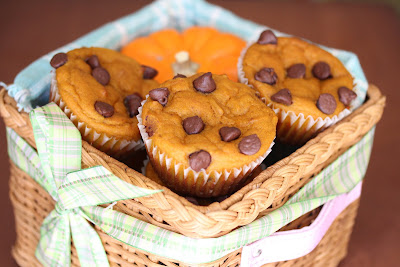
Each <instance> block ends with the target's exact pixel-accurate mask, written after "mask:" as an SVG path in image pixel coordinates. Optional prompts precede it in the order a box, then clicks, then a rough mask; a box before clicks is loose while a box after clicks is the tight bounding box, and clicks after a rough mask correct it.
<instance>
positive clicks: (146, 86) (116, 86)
mask: <svg viewBox="0 0 400 267" xmlns="http://www.w3.org/2000/svg"><path fill="white" fill-rule="evenodd" d="M50 64H51V65H52V66H53V67H54V68H56V70H55V75H56V77H55V79H56V81H57V87H58V92H59V94H60V96H61V98H62V100H63V101H64V102H65V104H66V105H67V107H68V108H69V109H70V110H71V111H72V112H73V113H74V114H75V115H76V116H77V118H78V120H79V121H82V122H85V123H86V124H87V125H88V127H90V128H92V129H94V130H95V131H96V132H98V133H104V134H106V135H108V136H110V137H111V136H113V137H116V138H122V139H127V140H139V138H140V134H139V130H138V129H137V118H136V115H137V109H138V107H139V106H140V102H141V100H142V98H143V96H146V95H147V93H148V92H149V91H150V90H151V89H153V88H155V87H157V86H158V83H157V82H156V81H154V80H152V79H145V78H148V75H147V77H146V73H148V69H147V68H146V66H141V65H140V64H139V63H138V62H136V61H135V60H133V59H131V58H129V57H127V56H124V55H122V54H120V53H119V52H117V51H114V50H110V49H106V48H96V47H91V48H79V49H75V50H72V51H70V52H68V53H67V54H64V53H60V54H57V55H55V56H54V57H53V59H52V61H51V62H50Z"/></svg>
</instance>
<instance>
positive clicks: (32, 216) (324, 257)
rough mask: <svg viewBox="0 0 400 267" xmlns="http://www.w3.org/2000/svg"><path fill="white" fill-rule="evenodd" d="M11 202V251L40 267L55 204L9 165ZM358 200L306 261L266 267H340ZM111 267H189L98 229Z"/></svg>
mask: <svg viewBox="0 0 400 267" xmlns="http://www.w3.org/2000/svg"><path fill="white" fill-rule="evenodd" d="M10 168H11V177H10V198H11V202H12V205H13V207H14V214H15V224H16V230H17V239H16V242H15V245H14V247H13V250H12V254H13V257H14V258H15V260H16V261H17V263H18V264H19V265H20V266H27V267H28V266H29V267H30V266H41V264H40V263H39V262H38V261H37V259H36V258H35V249H36V246H37V244H38V242H39V238H40V234H39V229H40V226H41V224H42V221H43V220H44V218H45V217H46V216H47V215H48V213H49V212H50V211H51V210H53V208H54V201H53V200H52V198H51V197H50V196H49V194H48V193H47V192H46V191H45V190H44V189H43V188H41V187H40V185H39V184H37V183H36V182H35V181H34V180H33V179H32V178H31V177H30V176H29V175H27V174H26V173H25V172H23V171H22V170H20V169H19V168H18V167H16V166H15V165H14V164H13V163H11V164H10ZM358 204H359V200H356V201H354V202H353V203H352V204H350V205H349V206H348V207H347V208H346V209H345V210H344V211H343V212H342V213H341V214H340V215H339V216H338V217H337V218H336V219H335V221H334V222H333V224H332V225H331V227H330V228H329V230H328V232H327V233H326V234H325V236H324V238H323V239H322V240H321V242H320V243H319V245H318V246H317V247H316V248H315V249H314V250H313V251H312V252H311V253H309V254H307V255H306V256H304V257H301V258H297V259H294V260H290V261H285V262H276V263H269V264H266V265H264V266H337V265H338V264H339V262H340V260H342V259H343V258H344V257H345V255H346V253H347V244H348V241H349V238H350V234H351V232H352V229H353V224H354V219H355V217H356V214H357V208H358ZM319 210H320V209H316V210H314V211H312V212H310V213H308V214H305V215H303V216H302V217H300V218H298V219H297V220H295V221H293V222H292V223H290V224H289V225H286V226H285V227H284V228H283V229H282V230H291V229H299V228H302V227H304V226H308V225H310V224H311V222H312V221H313V220H314V219H315V218H316V216H317V215H318V213H319ZM96 231H97V233H98V234H99V236H100V238H101V241H102V242H103V246H104V249H105V250H106V253H107V257H108V261H109V263H110V266H132V265H133V266H188V265H187V264H185V263H181V262H176V261H172V260H170V259H166V258H162V257H158V256H156V255H150V254H149V253H147V252H144V251H141V250H138V249H134V248H132V247H130V246H128V245H125V244H123V243H122V242H120V241H118V240H115V239H113V238H112V237H110V236H108V235H107V234H105V233H103V232H102V231H101V230H99V229H97V228H96ZM240 257H241V249H239V250H236V251H234V252H232V253H230V254H228V255H227V256H225V257H223V258H221V259H219V260H217V261H214V262H212V263H208V264H201V265H198V266H237V265H239V263H240ZM71 266H80V264H79V260H78V256H77V253H76V250H75V249H74V247H73V246H72V255H71Z"/></svg>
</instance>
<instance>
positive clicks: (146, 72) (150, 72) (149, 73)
mask: <svg viewBox="0 0 400 267" xmlns="http://www.w3.org/2000/svg"><path fill="white" fill-rule="evenodd" d="M142 70H143V79H153V78H154V77H156V76H157V74H158V71H157V70H156V69H153V68H152V67H149V66H146V65H142Z"/></svg>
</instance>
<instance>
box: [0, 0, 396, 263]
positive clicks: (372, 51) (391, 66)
mask: <svg viewBox="0 0 400 267" xmlns="http://www.w3.org/2000/svg"><path fill="white" fill-rule="evenodd" d="M210 2H212V3H216V4H218V5H221V6H222V7H225V8H227V9H230V10H231V11H233V12H234V13H236V14H238V15H240V16H242V17H244V18H247V19H251V20H253V21H255V22H257V23H260V24H264V25H268V26H270V27H272V28H275V29H278V30H280V31H283V32H287V33H290V34H293V35H297V36H301V37H304V38H307V39H309V40H312V41H314V42H317V43H320V44H324V45H326V46H330V47H335V48H339V49H345V50H349V51H353V52H355V53H356V54H357V55H358V56H359V58H360V61H361V64H362V66H363V68H364V71H365V74H366V76H367V78H368V80H369V81H370V82H371V83H374V84H376V85H377V86H378V87H379V88H380V89H381V90H382V92H383V93H384V94H385V95H386V96H387V97H388V99H387V107H386V109H385V113H384V116H383V119H382V120H381V122H380V123H379V124H378V126H377V130H376V135H375V142H374V147H373V150H372V156H371V161H370V164H369V168H368V171H367V175H366V177H365V183H364V188H363V194H362V199H361V206H360V209H359V213H358V216H357V220H356V224H355V228H354V231H353V234H352V238H351V241H350V245H349V253H348V256H347V258H346V259H345V260H344V261H343V262H342V263H341V264H340V266H342V267H344V266H346V267H347V266H400V253H399V252H400V245H399V244H400V242H399V240H400V208H399V207H400V194H399V193H398V192H399V189H400V171H399V169H400V166H396V164H399V163H400V161H399V159H400V157H399V153H400V145H399V140H398V136H399V134H398V132H399V130H400V127H399V122H400V120H399V118H398V116H399V115H400V103H398V101H399V102H400V86H399V85H398V84H397V81H398V79H399V78H400V75H399V70H400V63H399V62H400V52H399V51H400V19H399V15H398V14H396V13H395V11H394V10H392V9H390V8H389V7H386V6H383V5H373V4H362V3H353V4H349V3H332V2H329V3H315V2H311V1H284V2H278V1H256V0H252V1H246V2H245V1H216V0H214V1H210ZM147 3H149V1H129V0H123V1H122V0H120V1H112V4H111V1H107V0H97V1H93V0H90V1H77V0H75V1H50V0H42V1H40V2H39V1H28V0H24V1H21V0H17V1H1V4H0V7H1V11H2V12H1V16H0V36H1V41H0V61H1V64H0V81H3V82H5V83H11V82H12V81H13V79H14V77H15V75H16V74H17V73H18V72H19V70H21V69H22V68H24V67H25V66H26V65H28V64H29V63H30V62H32V61H34V60H35V59H37V58H38V57H40V56H42V55H43V54H46V53H47V52H49V51H52V50H54V49H56V48H58V47H60V46H62V45H64V44H66V43H68V42H70V41H72V40H74V39H76V38H78V37H80V36H81V35H83V34H85V33H87V32H89V31H91V30H93V29H95V28H97V27H99V26H101V25H102V24H104V23H106V22H109V21H111V20H114V19H117V18H119V17H121V16H123V15H127V14H129V13H131V12H134V11H136V10H137V9H139V8H140V7H142V6H144V5H145V4H147ZM6 147H7V145H6V138H5V130H4V123H3V121H2V120H0V170H1V179H0V203H1V204H2V205H1V209H0V212H1V215H2V216H1V220H0V237H1V238H0V266H16V263H15V262H14V260H13V259H12V257H11V254H10V250H11V246H12V244H13V242H14V240H15V229H14V218H13V212H12V207H11V204H10V200H9V198H8V175H9V172H8V157H7V153H6ZM397 167H399V168H397Z"/></svg>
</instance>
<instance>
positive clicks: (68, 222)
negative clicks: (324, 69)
mask: <svg viewBox="0 0 400 267" xmlns="http://www.w3.org/2000/svg"><path fill="white" fill-rule="evenodd" d="M31 121H32V125H33V128H34V133H35V140H36V144H37V147H38V152H39V155H38V154H37V153H36V151H35V150H34V149H33V148H31V147H30V146H29V145H28V144H27V143H26V142H25V141H24V140H23V139H22V138H21V137H19V136H18V135H17V134H16V133H15V132H14V131H13V130H12V129H10V128H7V133H8V134H7V136H8V152H9V155H10V158H11V159H12V161H13V162H14V163H15V164H16V165H17V166H19V167H20V168H21V169H22V170H24V171H25V172H27V173H28V174H29V175H30V176H32V177H33V178H34V179H35V180H36V181H37V182H38V183H39V184H40V185H41V186H42V187H44V188H45V189H46V190H47V191H48V192H49V193H50V194H52V196H53V198H54V199H55V201H56V202H57V204H56V208H55V210H54V211H52V212H51V213H50V214H49V216H48V217H47V218H46V219H45V221H44V222H43V226H42V228H41V239H40V242H39V244H38V248H37V251H36V256H37V258H38V259H39V260H40V262H41V263H43V265H45V266H69V264H70V244H71V235H72V238H73V240H74V245H75V246H76V248H77V251H78V256H79V260H80V262H81V265H84V264H88V265H89V266H108V262H107V258H106V255H105V252H104V248H103V247H102V244H101V241H100V239H99V237H98V235H97V234H96V232H95V231H94V229H93V228H92V227H91V226H90V225H89V224H88V222H87V220H88V221H90V222H92V223H94V224H96V225H97V226H99V227H100V228H101V229H102V230H103V231H105V232H106V233H107V234H109V235H110V236H112V237H113V238H115V239H118V240H120V241H122V242H124V243H126V244H128V245H130V246H132V247H135V248H139V249H141V250H144V251H147V252H149V253H152V254H156V255H159V256H163V257H167V258H170V259H175V260H178V261H182V262H186V263H192V264H199V263H206V262H211V261H214V260H216V259H219V258H221V257H223V256H225V255H226V254H228V253H230V252H232V251H234V250H236V249H238V248H241V247H243V246H245V245H247V244H249V243H251V242H254V241H256V240H259V239H261V238H263V237H266V236H269V235H271V234H272V233H274V232H275V231H277V230H279V229H280V228H281V227H282V226H284V225H286V224H287V223H289V222H290V221H293V220H294V219H296V218H298V217H299V216H301V215H303V214H305V213H307V212H308V211H310V210H312V209H315V208H316V207H318V206H320V205H322V204H324V203H326V202H327V201H329V200H331V199H333V198H335V197H336V196H338V195H340V194H343V193H346V192H349V191H350V190H351V189H352V188H354V186H355V185H357V184H358V183H359V182H360V181H361V180H362V179H363V177H364V174H365V172H366V168H367V165H368V161H369V155H370V152H371V148H372V141H373V136H374V130H375V128H373V129H372V130H371V131H370V132H369V133H368V134H366V135H365V136H364V137H363V139H362V140H360V141H359V142H358V143H357V144H356V145H354V146H353V147H351V148H350V149H348V150H347V151H346V152H345V153H344V154H343V155H341V156H340V157H339V158H338V159H337V160H335V161H334V162H333V163H332V164H330V165H329V166H328V167H326V168H325V169H324V170H322V171H321V172H320V173H319V174H318V175H316V176H315V177H314V178H313V179H312V181H311V182H309V183H308V184H306V185H305V186H304V187H303V188H302V189H301V190H300V191H299V192H298V193H296V194H295V195H294V196H293V197H292V198H291V199H290V200H289V201H288V202H287V203H286V204H285V205H284V206H283V207H281V208H280V209H277V210H275V211H273V212H271V213H270V214H268V215H266V216H264V217H262V218H260V219H258V220H256V221H254V222H252V223H250V224H248V225H246V226H243V227H240V228H238V229H236V230H234V231H232V232H231V233H229V234H226V235H224V236H221V237H218V238H205V239H196V238H190V237H186V236H184V235H180V234H177V233H175V232H171V231H168V230H165V229H162V228H160V227H157V226H154V225H152V224H149V223H146V222H143V221H140V220H138V219H136V218H134V217H131V216H128V215H126V214H123V213H120V212H118V211H114V210H112V209H108V208H102V207H99V206H97V205H99V204H104V203H111V202H114V201H118V200H121V199H132V198H137V197H142V196H146V195H149V194H154V193H157V192H158V191H154V190H147V189H144V188H139V187H136V186H133V185H130V184H127V183H125V182H124V181H122V180H120V179H119V178H118V177H116V176H114V175H113V174H112V173H110V172H109V171H108V170H107V169H105V168H104V167H103V166H96V167H93V168H89V169H85V170H80V167H81V166H80V154H81V147H80V141H79V140H78V139H80V138H78V136H77V135H76V134H74V133H73V132H74V131H76V132H78V131H77V129H76V128H75V127H74V126H73V124H72V122H70V121H69V119H68V118H67V117H66V116H65V115H64V114H63V113H62V111H61V110H60V109H59V108H58V107H57V106H56V105H55V104H48V105H47V106H44V107H42V108H38V109H35V110H34V111H33V112H32V113H31ZM39 122H40V125H38V123H39ZM78 133H79V132H78ZM56 143H57V144H56ZM69 145H71V147H70V148H69V147H68V146H69ZM78 159H79V163H78ZM50 164H52V165H50ZM56 184H58V185H59V186H56Z"/></svg>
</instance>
